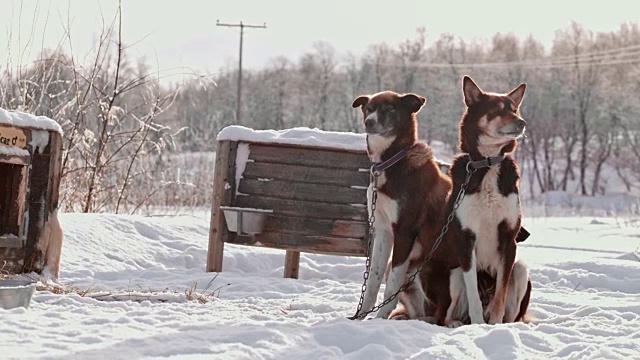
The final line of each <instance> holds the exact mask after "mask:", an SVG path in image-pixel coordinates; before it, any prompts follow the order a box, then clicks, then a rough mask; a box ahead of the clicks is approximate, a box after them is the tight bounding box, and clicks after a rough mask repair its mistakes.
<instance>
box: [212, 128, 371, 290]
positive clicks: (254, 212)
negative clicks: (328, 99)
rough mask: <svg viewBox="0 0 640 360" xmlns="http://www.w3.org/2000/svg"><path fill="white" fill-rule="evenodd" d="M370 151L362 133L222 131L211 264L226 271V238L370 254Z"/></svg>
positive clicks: (289, 269)
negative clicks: (223, 261)
mask: <svg viewBox="0 0 640 360" xmlns="http://www.w3.org/2000/svg"><path fill="white" fill-rule="evenodd" d="M369 167H370V164H369V159H368V157H367V154H366V141H365V137H364V135H363V134H353V133H337V132H324V131H319V130H315V129H305V128H295V129H289V130H284V131H277V132H276V131H254V130H251V129H247V128H243V127H239V126H231V127H227V128H225V129H224V130H223V131H221V132H220V134H219V135H218V148H217V152H216V166H215V174H214V189H213V190H214V200H213V205H212V210H211V230H210V238H209V253H208V258H207V271H216V272H219V271H222V259H223V249H224V243H231V244H244V245H252V246H264V247H270V248H278V249H284V250H286V256H285V267H284V276H285V277H291V278H297V277H298V265H299V261H300V252H311V253H321V254H333V255H354V256H364V251H365V246H366V245H365V244H366V241H367V236H368V223H367V207H366V203H367V195H366V193H367V187H368V186H369Z"/></svg>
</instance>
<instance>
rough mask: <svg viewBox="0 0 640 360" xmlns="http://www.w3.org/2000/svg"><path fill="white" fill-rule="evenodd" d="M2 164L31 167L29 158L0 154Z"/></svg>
mask: <svg viewBox="0 0 640 360" xmlns="http://www.w3.org/2000/svg"><path fill="white" fill-rule="evenodd" d="M0 162H3V163H6V164H13V165H29V157H28V156H18V155H7V154H0Z"/></svg>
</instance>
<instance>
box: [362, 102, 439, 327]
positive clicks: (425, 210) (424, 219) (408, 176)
mask: <svg viewBox="0 0 640 360" xmlns="http://www.w3.org/2000/svg"><path fill="white" fill-rule="evenodd" d="M425 102H426V99H425V98H424V97H422V96H419V95H416V94H398V93H395V92H392V91H385V92H381V93H378V94H375V95H364V96H360V97H358V98H357V99H355V100H354V101H353V104H352V106H353V107H354V108H358V107H360V108H361V109H362V114H363V122H364V127H365V131H366V134H367V150H368V155H369V159H370V160H371V162H372V163H373V164H374V168H375V169H378V171H379V174H380V175H379V178H378V184H377V188H378V192H377V201H376V208H375V211H374V214H375V222H374V225H373V227H374V229H375V234H374V238H373V250H372V254H371V270H370V275H369V278H368V280H367V284H366V285H367V290H366V293H365V297H364V301H363V306H362V311H363V312H366V311H370V310H371V309H372V308H373V306H374V305H375V303H376V300H377V297H378V292H379V290H380V285H381V283H382V279H383V277H384V275H385V270H386V268H387V263H388V262H389V260H391V262H390V271H389V274H388V277H387V281H386V288H385V292H384V296H385V299H386V298H388V297H389V296H390V295H392V294H393V293H395V292H397V291H398V289H399V288H400V287H401V286H402V284H403V283H404V282H405V281H406V273H407V270H408V267H409V256H410V253H411V250H412V248H413V245H414V242H415V238H416V236H417V235H418V233H419V231H420V230H421V229H424V228H426V229H434V231H436V230H435V227H436V226H437V223H438V219H439V216H440V212H441V208H442V206H443V204H444V203H445V201H446V197H447V193H448V191H449V190H450V188H451V181H450V180H449V178H448V177H446V176H444V175H443V174H442V173H441V172H440V170H439V167H438V164H437V163H436V161H435V159H434V156H433V153H432V150H431V148H430V147H429V146H428V145H427V144H424V143H418V137H417V120H416V113H418V112H419V111H420V109H421V108H422V107H423V106H424V104H425ZM372 180H373V177H372ZM372 189H373V183H372V184H371V185H370V186H369V190H368V192H367V203H368V209H369V212H371V202H372ZM369 215H370V216H371V214H369ZM392 252H393V254H392ZM416 282H419V279H417V281H416ZM397 302H398V299H397V298H396V299H395V300H394V301H392V302H390V303H389V304H387V305H385V306H384V307H382V308H381V309H380V310H379V311H378V313H377V314H376V317H378V318H387V317H388V316H389V314H390V312H391V311H392V310H393V309H394V308H395V307H396V304H397Z"/></svg>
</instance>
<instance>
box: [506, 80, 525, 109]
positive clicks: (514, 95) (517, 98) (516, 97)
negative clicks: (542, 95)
mask: <svg viewBox="0 0 640 360" xmlns="http://www.w3.org/2000/svg"><path fill="white" fill-rule="evenodd" d="M525 90H527V84H526V83H522V84H520V85H518V87H517V88H515V89H513V90H511V92H510V93H509V94H508V95H507V96H509V97H510V98H511V100H513V102H514V103H516V107H520V104H521V103H522V99H524V92H525Z"/></svg>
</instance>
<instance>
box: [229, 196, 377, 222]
mask: <svg viewBox="0 0 640 360" xmlns="http://www.w3.org/2000/svg"><path fill="white" fill-rule="evenodd" d="M234 206H241V207H247V208H256V209H271V210H273V212H274V214H275V215H283V216H299V217H307V218H314V219H337V220H356V221H366V220H367V208H366V206H364V205H360V206H353V205H345V204H329V203H321V202H312V201H299V200H287V199H280V198H273V197H268V196H259V195H247V196H238V197H237V198H236V201H235V205H234Z"/></svg>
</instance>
